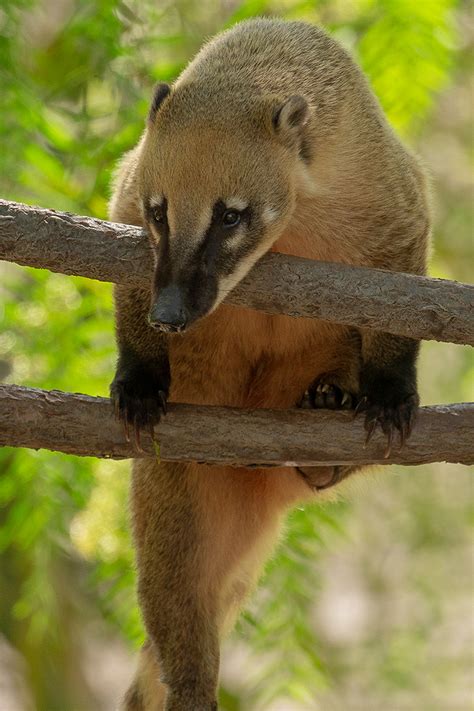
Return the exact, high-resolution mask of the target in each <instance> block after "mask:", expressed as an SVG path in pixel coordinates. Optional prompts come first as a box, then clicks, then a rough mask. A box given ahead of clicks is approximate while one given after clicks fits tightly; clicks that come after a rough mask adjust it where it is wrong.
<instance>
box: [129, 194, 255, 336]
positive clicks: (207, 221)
mask: <svg viewBox="0 0 474 711" xmlns="http://www.w3.org/2000/svg"><path fill="white" fill-rule="evenodd" d="M143 212H144V216H145V219H146V223H147V225H148V229H149V233H150V237H151V242H152V245H153V248H154V251H155V255H156V265H155V273H154V279H153V289H152V304H151V308H150V314H149V322H150V325H151V326H153V327H154V328H157V329H159V330H161V331H165V332H169V333H174V332H181V331H184V330H185V329H186V328H188V327H189V326H190V325H191V324H192V323H194V322H195V321H196V320H197V319H199V318H201V317H203V316H205V315H206V314H208V313H210V312H211V311H212V310H213V309H214V308H215V307H216V306H217V305H218V304H219V303H220V301H221V300H222V299H223V298H225V296H226V294H227V293H228V291H230V288H229V283H230V282H229V277H230V278H231V280H232V282H233V284H232V286H233V285H234V284H235V283H237V282H238V281H240V272H241V271H242V269H243V268H244V269H245V271H248V268H249V267H247V260H248V259H249V258H250V259H251V264H250V266H252V264H253V263H254V262H255V261H256V259H255V257H253V254H254V252H255V247H256V245H257V246H258V244H259V241H260V237H261V234H262V227H264V225H263V222H262V216H261V215H260V214H259V211H258V209H257V210H256V209H254V208H252V207H251V206H250V205H248V204H246V203H245V202H244V201H243V200H242V199H239V198H235V197H234V198H227V199H226V198H219V199H217V200H216V201H215V202H214V204H213V205H212V208H211V209H210V210H203V211H202V213H201V215H200V216H199V219H198V221H197V223H196V226H195V227H194V229H193V230H192V232H186V230H183V229H182V230H176V231H174V234H173V231H172V229H171V227H170V215H169V210H168V200H167V198H166V197H165V196H154V197H149V198H147V199H145V201H144V205H143ZM171 219H172V218H171ZM266 219H267V220H268V215H266Z"/></svg>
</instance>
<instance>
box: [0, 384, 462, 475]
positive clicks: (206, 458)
mask: <svg viewBox="0 0 474 711" xmlns="http://www.w3.org/2000/svg"><path fill="white" fill-rule="evenodd" d="M473 431H474V404H473V403H464V404H461V405H438V406H436V407H423V408H421V410H420V412H419V416H418V420H417V423H416V426H415V428H414V431H413V433H412V435H411V437H410V439H409V441H408V442H407V443H406V444H405V446H404V448H403V449H402V450H401V451H399V450H398V449H397V448H396V447H394V449H393V451H392V454H391V456H390V459H384V451H385V446H386V440H385V437H384V436H383V435H382V434H381V433H380V432H378V433H377V434H376V435H375V436H374V438H373V441H371V443H370V444H369V445H368V446H367V448H366V449H365V448H364V430H363V425H362V421H359V420H358V419H356V420H355V421H354V420H353V416H352V414H351V413H348V412H327V411H308V410H298V409H296V408H295V409H293V410H240V409H235V408H224V407H200V406H192V405H182V404H170V406H169V413H168V414H167V416H166V417H165V418H163V419H162V421H161V422H160V424H159V425H158V426H157V427H156V430H155V436H156V440H157V442H159V447H158V448H159V456H160V457H161V459H163V460H166V461H185V462H186V461H187V462H208V463H213V464H228V465H233V466H252V465H260V466H295V465H296V466H318V465H319V466H325V465H328V464H375V463H377V464H394V463H396V464H410V465H414V464H426V463H429V462H441V461H445V462H453V463H460V464H472V463H474V438H473V436H472V433H473ZM0 445H9V446H13V447H29V448H33V449H40V448H44V449H50V450H53V451H59V452H66V453H68V454H76V455H80V456H92V457H110V458H113V459H124V458H128V457H145V456H146V457H152V456H157V453H156V451H155V448H154V446H153V443H152V440H151V437H150V435H149V434H147V433H145V432H144V433H142V435H141V446H142V448H143V452H139V451H137V450H136V448H135V445H134V443H128V442H126V440H125V437H124V433H123V430H122V427H121V426H120V425H119V424H118V423H117V422H116V421H115V419H114V417H113V415H112V410H111V405H110V401H109V400H107V399H106V398H99V397H89V396H88V395H74V394H72V393H63V392H59V391H50V392H48V391H44V390H34V389H31V388H23V387H20V386H17V385H2V386H0Z"/></svg>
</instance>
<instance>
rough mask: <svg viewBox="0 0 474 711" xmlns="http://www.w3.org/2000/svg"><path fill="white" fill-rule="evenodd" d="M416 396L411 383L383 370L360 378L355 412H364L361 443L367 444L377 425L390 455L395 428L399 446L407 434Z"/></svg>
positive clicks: (412, 416) (416, 401)
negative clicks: (375, 374) (363, 429)
mask: <svg viewBox="0 0 474 711" xmlns="http://www.w3.org/2000/svg"><path fill="white" fill-rule="evenodd" d="M419 402H420V400H419V397H418V393H417V392H416V389H415V387H414V386H413V385H411V384H409V383H407V382H405V381H404V380H403V379H401V378H397V377H393V376H390V375H388V376H387V375H385V376H384V374H383V373H381V374H379V375H377V376H376V377H374V376H373V375H372V376H371V377H370V378H367V379H365V378H364V377H363V375H362V378H361V391H360V395H359V402H358V404H357V406H356V409H355V415H356V416H357V415H358V414H359V413H364V414H365V423H364V426H365V430H366V432H367V436H366V440H365V443H366V444H368V442H369V441H370V439H371V437H372V435H373V434H374V432H375V430H376V428H377V425H380V427H381V428H382V432H383V433H384V434H385V435H386V436H387V448H386V450H385V457H386V458H387V457H389V456H390V452H391V449H392V443H393V438H394V435H395V433H396V432H397V431H398V435H399V440H400V447H403V445H404V444H405V442H406V440H407V439H408V437H409V436H410V434H411V431H412V428H413V424H414V422H415V419H416V414H417V411H418V405H419Z"/></svg>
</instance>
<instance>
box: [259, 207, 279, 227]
mask: <svg viewBox="0 0 474 711" xmlns="http://www.w3.org/2000/svg"><path fill="white" fill-rule="evenodd" d="M277 217H278V212H277V210H275V208H274V207H268V206H267V207H264V208H263V211H262V220H263V223H264V224H265V225H269V224H270V223H271V222H275V220H276V219H277Z"/></svg>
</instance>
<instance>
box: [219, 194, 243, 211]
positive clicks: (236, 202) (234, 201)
mask: <svg viewBox="0 0 474 711" xmlns="http://www.w3.org/2000/svg"><path fill="white" fill-rule="evenodd" d="M224 202H225V206H226V207H227V209H231V210H240V211H242V210H245V208H246V207H248V203H247V202H246V201H245V200H242V198H239V197H229V198H227V200H224Z"/></svg>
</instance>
